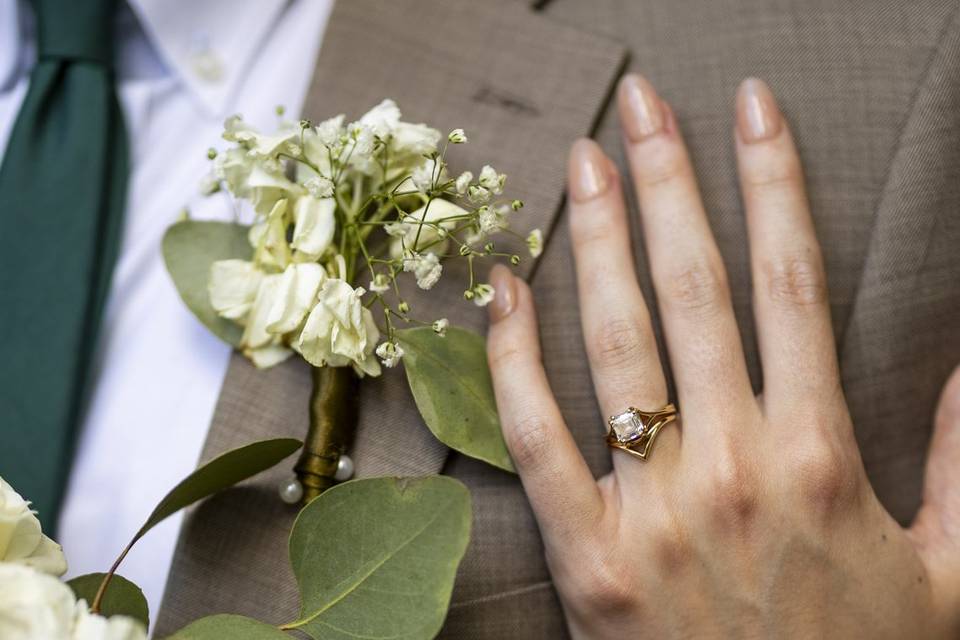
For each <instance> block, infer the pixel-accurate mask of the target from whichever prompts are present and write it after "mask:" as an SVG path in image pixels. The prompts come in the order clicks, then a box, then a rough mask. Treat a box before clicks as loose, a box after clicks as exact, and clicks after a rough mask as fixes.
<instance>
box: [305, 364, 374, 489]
mask: <svg viewBox="0 0 960 640" xmlns="http://www.w3.org/2000/svg"><path fill="white" fill-rule="evenodd" d="M312 375H313V392H312V395H311V398H310V427H309V430H308V431H307V437H306V438H305V440H304V443H303V452H302V453H301V454H300V458H299V459H298V460H297V463H296V465H295V466H294V471H296V474H297V479H298V480H299V481H300V484H301V485H302V486H303V503H304V504H307V503H308V502H310V501H311V500H313V499H314V498H316V497H317V496H319V495H320V494H321V493H323V492H324V491H326V490H327V489H329V488H330V487H331V486H333V484H334V482H335V481H334V474H336V472H337V463H338V462H339V460H340V456H342V455H343V454H345V453H346V452H347V450H348V449H349V448H350V446H351V445H352V444H353V437H354V434H355V433H356V430H357V392H358V390H359V382H360V378H359V377H358V376H357V374H356V373H355V372H354V370H353V369H352V368H351V367H314V368H313V370H312Z"/></svg>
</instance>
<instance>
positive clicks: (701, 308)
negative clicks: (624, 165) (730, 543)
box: [618, 74, 754, 424]
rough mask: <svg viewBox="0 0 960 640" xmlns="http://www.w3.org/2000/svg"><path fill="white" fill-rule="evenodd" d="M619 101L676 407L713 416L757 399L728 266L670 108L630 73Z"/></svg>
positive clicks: (688, 414)
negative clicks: (675, 396)
mask: <svg viewBox="0 0 960 640" xmlns="http://www.w3.org/2000/svg"><path fill="white" fill-rule="evenodd" d="M618 102H619V107H620V118H621V121H622V122H623V126H624V133H625V145H626V151H627V157H628V158H629V161H630V167H631V173H632V176H633V182H634V186H635V188H636V191H637V197H638V199H639V202H640V210H641V218H642V220H643V229H644V238H645V241H646V245H647V255H648V256H649V260H650V269H651V276H652V279H653V284H654V287H655V289H656V291H657V302H658V304H659V307H660V315H661V318H662V321H663V326H664V334H665V337H666V341H667V347H668V351H669V353H670V362H671V364H672V365H673V366H672V368H673V372H674V377H675V380H676V383H677V394H678V397H679V400H680V405H681V410H682V411H683V414H684V416H685V417H686V418H688V420H687V424H691V423H693V424H701V421H700V420H698V419H694V420H689V419H690V418H694V417H695V416H697V417H700V418H703V419H705V420H707V424H710V423H714V424H715V423H716V418H717V414H718V412H720V413H721V414H727V415H729V414H731V413H733V412H734V411H736V410H737V408H738V407H740V406H742V404H743V403H744V402H753V401H754V400H753V391H752V389H751V386H750V380H749V377H748V374H747V367H746V361H745V359H744V355H743V346H742V344H741V341H740V332H739V329H738V328H737V323H736V319H735V317H734V315H733V305H732V302H731V299H730V291H729V287H728V284H727V276H726V270H725V269H724V266H723V261H722V260H721V258H720V251H719V249H718V248H717V245H716V242H715V241H714V238H713V233H712V232H711V231H710V225H709V223H708V221H707V216H706V213H705V211H704V208H703V203H702V202H701V200H700V194H699V191H698V189H697V184H696V179H695V177H694V173H693V167H692V166H691V164H690V159H689V156H688V155H687V150H686V148H685V146H684V144H683V140H682V139H681V137H680V133H679V131H678V130H677V126H676V121H675V119H674V117H673V114H672V111H671V110H670V108H669V107H668V106H667V105H666V104H665V103H664V102H663V101H662V100H661V99H660V98H659V97H658V96H657V94H656V92H655V91H654V89H653V87H652V86H651V85H650V84H649V83H648V82H647V81H646V80H644V79H643V78H641V77H640V76H638V75H634V74H631V75H628V76H626V77H625V78H624V80H623V81H622V82H621V84H620V90H619V100H618Z"/></svg>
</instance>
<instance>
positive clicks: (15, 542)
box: [0, 478, 67, 637]
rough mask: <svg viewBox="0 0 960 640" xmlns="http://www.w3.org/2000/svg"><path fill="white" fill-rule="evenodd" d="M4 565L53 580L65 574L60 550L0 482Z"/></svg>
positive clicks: (0, 536) (26, 504) (27, 508)
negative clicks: (30, 570) (35, 571)
mask: <svg viewBox="0 0 960 640" xmlns="http://www.w3.org/2000/svg"><path fill="white" fill-rule="evenodd" d="M4 562H9V563H17V564H23V565H27V566H30V567H35V568H36V569H38V570H40V571H43V572H45V573H49V574H52V575H56V576H60V575H63V574H64V572H66V570H67V561H66V560H65V559H64V557H63V549H61V548H60V545H58V544H57V543H56V542H54V541H53V540H51V539H50V538H48V537H47V536H45V535H43V533H42V532H41V530H40V520H38V519H37V516H36V515H35V514H34V513H33V511H31V510H30V503H29V502H27V501H26V500H24V499H23V497H22V496H21V495H20V494H19V493H17V492H16V491H15V490H14V488H13V487H11V486H10V485H9V484H8V483H7V482H6V481H5V480H4V479H3V478H0V563H4ZM0 582H2V581H0ZM0 618H2V615H0ZM0 637H5V636H3V635H2V634H0Z"/></svg>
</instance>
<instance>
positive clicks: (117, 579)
mask: <svg viewBox="0 0 960 640" xmlns="http://www.w3.org/2000/svg"><path fill="white" fill-rule="evenodd" d="M106 575H107V574H105V573H88V574H86V575H82V576H77V577H76V578H74V579H73V580H70V581H68V582H67V584H68V585H69V586H70V588H71V589H73V592H74V593H75V594H76V596H77V599H80V598H83V599H84V600H86V601H87V604H88V605H89V604H91V603H92V602H93V599H94V597H95V596H96V595H97V589H99V588H100V583H102V582H103V578H104V577H105V576H106ZM100 614H101V615H104V616H107V617H110V616H130V617H131V618H136V619H137V620H139V621H140V622H142V623H143V626H144V627H145V628H149V627H150V611H149V608H148V607H147V599H146V598H145V597H144V596H143V591H141V590H140V587H138V586H137V585H135V584H134V583H132V582H130V581H129V580H127V579H126V578H124V577H123V576H120V575H116V574H114V576H113V578H112V580H111V581H110V586H109V587H107V590H106V592H105V593H104V595H103V599H102V600H101V601H100Z"/></svg>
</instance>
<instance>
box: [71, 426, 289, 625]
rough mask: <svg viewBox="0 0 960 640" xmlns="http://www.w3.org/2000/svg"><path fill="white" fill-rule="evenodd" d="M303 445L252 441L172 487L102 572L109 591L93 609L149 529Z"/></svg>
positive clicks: (98, 607) (99, 607)
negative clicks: (126, 558) (125, 559)
mask: <svg viewBox="0 0 960 640" xmlns="http://www.w3.org/2000/svg"><path fill="white" fill-rule="evenodd" d="M302 444H303V443H301V442H300V441H299V440H296V439H294V438H274V439H272V440H260V441H259V442H253V443H251V444H248V445H245V446H242V447H239V448H237V449H233V450H231V451H227V452H226V453H224V454H222V455H220V456H218V457H216V458H214V459H213V460H211V461H210V462H208V463H207V464H205V465H203V466H201V467H199V468H197V470H196V471H194V472H193V473H191V474H190V475H188V476H187V477H186V478H184V479H183V480H181V481H180V484H178V485H177V486H175V487H174V488H173V489H171V490H170V492H169V493H167V495H166V496H164V497H163V500H161V501H160V503H159V504H158V505H157V506H156V507H155V508H154V509H153V512H152V513H151V514H150V517H149V518H147V521H146V522H144V523H143V526H142V527H140V530H139V531H137V533H136V535H134V536H133V539H131V540H130V542H128V543H127V546H126V547H125V548H124V549H123V551H121V552H120V556H119V557H118V558H117V559H116V561H115V562H114V563H113V566H112V567H110V571H108V572H107V573H106V574H103V581H102V582H101V586H100V589H101V590H102V589H106V591H104V592H103V593H102V594H100V597H99V598H98V597H96V596H94V597H93V598H92V599H91V600H90V607H91V609H92V610H93V611H100V610H102V607H103V602H104V600H103V598H104V597H105V596H106V594H108V593H109V592H110V583H111V581H112V580H113V578H114V577H116V571H117V568H118V567H119V566H120V563H121V562H123V559H124V558H125V557H127V553H129V552H130V549H131V548H133V545H135V544H136V543H137V540H139V539H140V538H142V537H143V536H144V534H146V533H147V532H148V531H150V529H152V528H153V527H155V526H156V525H157V524H159V523H160V522H162V521H163V520H164V519H166V518H167V517H169V516H171V515H173V514H174V513H176V512H177V511H179V510H180V509H183V508H185V507H189V506H190V505H191V504H193V503H194V502H196V501H198V500H201V499H203V498H206V497H207V496H210V495H213V494H214V493H217V492H218V491H223V490H224V489H226V488H228V487H232V486H233V485H235V484H237V483H238V482H241V481H243V480H246V479H247V478H249V477H251V476H254V475H256V474H258V473H260V472H261V471H265V470H266V469H269V468H270V467H272V466H273V465H275V464H277V463H278V462H280V461H281V460H283V459H284V458H286V457H287V456H289V455H290V454H291V453H293V452H294V451H296V450H297V449H299V448H300V447H301V446H302Z"/></svg>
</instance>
